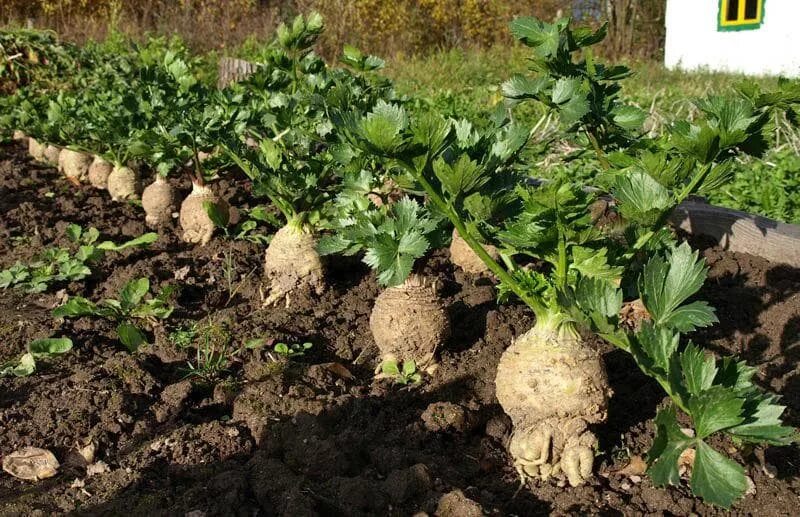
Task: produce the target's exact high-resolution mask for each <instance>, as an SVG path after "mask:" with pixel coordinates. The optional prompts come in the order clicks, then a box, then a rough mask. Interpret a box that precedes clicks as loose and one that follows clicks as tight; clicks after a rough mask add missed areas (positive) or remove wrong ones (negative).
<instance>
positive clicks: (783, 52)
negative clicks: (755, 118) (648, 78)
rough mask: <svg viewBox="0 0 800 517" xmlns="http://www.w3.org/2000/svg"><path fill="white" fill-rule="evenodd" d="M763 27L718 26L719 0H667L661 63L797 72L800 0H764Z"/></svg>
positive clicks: (754, 71) (799, 64)
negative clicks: (730, 28) (734, 28)
mask: <svg viewBox="0 0 800 517" xmlns="http://www.w3.org/2000/svg"><path fill="white" fill-rule="evenodd" d="M764 1H765V3H764V21H763V23H762V24H761V27H759V28H758V29H752V30H742V31H718V30H717V26H718V23H719V21H718V17H719V0H668V2H667V15H666V26H667V41H666V48H665V49H664V64H665V65H666V66H667V67H668V68H680V69H683V70H694V69H698V68H707V69H708V70H717V71H725V72H742V73H745V74H750V75H783V76H786V77H800V0H764Z"/></svg>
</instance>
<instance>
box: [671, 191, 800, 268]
mask: <svg viewBox="0 0 800 517" xmlns="http://www.w3.org/2000/svg"><path fill="white" fill-rule="evenodd" d="M671 222H672V224H674V225H675V226H678V227H680V228H681V229H683V230H685V231H687V232H689V233H691V234H692V235H705V236H708V237H712V238H713V239H715V240H717V241H718V242H719V244H720V246H722V248H723V249H726V250H729V251H735V252H739V253H749V254H751V255H757V256H759V257H763V258H765V259H767V260H769V261H770V262H775V263H780V264H787V265H789V266H792V267H796V268H800V226H798V225H794V224H788V223H782V222H780V221H775V220H773V219H768V218H766V217H762V216H760V215H753V214H748V213H747V212H741V211H739V210H731V209H729V208H721V207H718V206H714V205H709V204H707V203H703V202H701V201H696V200H688V201H684V202H683V203H681V204H680V205H679V206H678V208H676V209H675V211H674V212H673V214H672V216H671Z"/></svg>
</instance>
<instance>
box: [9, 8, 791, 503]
mask: <svg viewBox="0 0 800 517" xmlns="http://www.w3.org/2000/svg"><path fill="white" fill-rule="evenodd" d="M322 30H323V23H322V20H321V18H319V16H318V15H315V14H311V15H309V16H299V17H298V18H296V19H295V20H294V21H293V22H292V23H291V24H287V25H282V26H281V27H280V28H279V29H278V31H277V34H276V37H275V39H274V41H273V42H272V43H271V44H270V45H269V46H268V47H267V48H265V49H264V51H263V53H262V54H261V55H259V56H257V59H256V61H257V66H256V68H255V71H254V72H253V74H252V75H251V76H250V77H248V78H247V79H245V80H243V81H241V82H240V83H236V84H232V85H229V86H228V87H226V88H225V89H223V90H220V91H216V90H215V91H211V90H210V89H209V88H206V87H204V86H203V85H202V84H200V83H199V81H198V80H197V78H196V77H194V75H193V74H192V71H191V63H192V59H191V57H190V56H186V55H184V56H183V57H182V58H177V57H176V54H175V53H174V52H172V51H169V52H160V51H158V49H156V51H154V50H153V49H152V48H151V49H150V50H148V51H146V52H141V53H140V54H138V56H137V57H135V58H133V59H131V63H135V64H136V66H128V65H126V66H121V67H118V69H116V71H115V72H114V73H111V74H108V73H107V70H106V69H105V68H102V67H98V70H99V71H92V70H88V71H87V72H86V74H85V77H84V79H83V80H84V82H85V83H86V84H87V85H88V87H89V90H88V91H91V92H92V93H91V95H86V94H85V91H87V90H83V89H79V88H76V89H73V90H66V91H59V92H52V91H48V92H46V93H45V94H44V95H42V94H41V92H38V91H32V92H22V93H21V94H20V95H18V96H17V97H16V98H15V100H14V105H15V106H16V108H15V109H16V110H17V111H16V112H15V114H14V116H12V117H11V119H13V120H11V122H9V123H14V124H16V125H14V126H13V128H14V129H22V130H23V131H26V132H27V133H29V134H31V135H33V136H34V138H35V139H34V138H30V139H29V140H28V145H29V149H30V151H31V155H32V157H33V158H34V159H36V160H39V161H48V162H49V163H51V164H53V165H57V166H58V167H59V168H60V169H61V170H62V171H63V173H64V174H65V175H66V176H67V177H68V178H69V179H70V181H73V182H75V183H80V182H83V181H88V182H89V183H90V184H91V185H92V186H94V187H96V188H105V189H107V190H108V192H109V194H110V196H111V198H112V199H113V200H116V201H123V200H128V199H131V198H133V197H135V196H138V195H139V192H140V191H139V188H140V175H139V172H138V170H137V168H136V167H130V166H128V165H129V161H128V158H129V157H135V158H136V159H137V160H142V161H144V162H145V163H147V164H148V165H149V170H153V171H154V172H155V174H156V179H155V181H154V182H153V183H151V184H150V185H148V186H147V187H146V188H144V189H143V190H142V191H141V202H142V206H143V208H144V211H145V214H146V221H147V223H148V225H151V226H157V225H159V224H161V223H163V222H164V221H167V220H169V218H170V217H171V216H172V214H173V212H174V210H175V207H176V204H177V199H176V195H175V192H174V191H173V190H172V187H171V186H170V183H169V182H168V181H167V180H166V179H165V178H166V177H167V176H168V175H169V174H176V173H179V172H184V171H185V170H186V169H191V170H192V172H191V174H190V176H191V177H192V182H193V188H192V192H191V193H190V194H189V196H188V197H187V198H186V199H185V200H183V202H182V203H181V207H180V225H181V230H182V238H183V239H184V240H185V241H187V242H192V243H198V244H200V245H203V244H206V243H207V242H208V241H209V240H210V239H211V238H212V235H213V233H214V231H215V228H217V227H218V226H219V225H220V223H219V220H223V221H225V222H227V221H229V220H230V218H231V217H230V216H231V214H232V213H234V212H236V210H234V209H231V208H230V207H229V205H228V203H227V202H226V200H222V199H219V198H218V197H217V196H216V195H215V194H214V192H213V184H210V182H211V181H213V179H214V178H215V177H218V176H220V175H223V174H225V173H226V170H229V168H230V167H238V168H239V169H241V171H242V172H243V173H244V174H245V175H246V176H247V177H248V178H249V180H251V181H252V183H253V193H254V195H255V196H256V197H261V198H264V199H266V200H267V202H268V203H269V205H270V206H271V208H272V209H274V210H275V212H277V213H278V214H279V216H278V219H282V220H280V224H279V225H278V226H280V225H282V227H281V228H280V229H279V230H277V232H276V233H275V234H274V236H273V237H272V239H271V241H270V243H269V245H268V246H267V248H266V251H265V259H264V277H265V278H266V281H267V283H268V288H267V291H268V292H267V295H266V305H271V304H275V303H279V302H285V303H286V305H287V306H290V303H291V300H292V299H293V298H295V297H300V296H315V295H318V294H320V293H322V292H323V291H324V290H325V288H326V278H325V260H326V259H325V257H326V256H329V255H332V256H337V255H343V256H353V255H359V256H361V257H362V259H363V261H364V262H365V263H366V264H367V265H368V266H369V267H370V268H372V269H373V270H374V271H375V272H376V275H377V280H378V283H379V284H380V285H382V286H383V287H385V289H384V290H383V292H382V293H381V294H380V295H379V296H378V297H377V298H376V300H375V305H374V308H373V312H372V314H371V317H370V327H371V330H372V333H373V336H374V339H375V343H376V345H377V347H378V348H379V350H380V354H381V360H382V362H383V363H384V364H385V363H387V362H395V363H400V362H405V361H413V362H414V363H415V364H417V365H419V366H420V367H422V368H427V367H432V366H434V365H435V362H436V352H437V349H438V348H439V347H440V346H441V345H442V343H444V342H445V341H446V340H447V338H448V336H449V335H450V333H451V329H450V324H451V322H449V321H448V318H447V311H446V309H445V307H444V306H443V304H442V301H441V299H440V298H439V297H438V295H437V293H436V289H435V286H434V285H433V284H432V283H431V282H430V281H429V280H427V279H426V278H424V277H422V276H421V275H419V274H418V273H419V269H418V262H419V261H420V259H421V258H422V257H424V256H426V254H428V253H429V251H430V250H431V249H434V248H436V247H438V246H439V245H440V244H443V243H445V242H447V241H448V240H450V252H451V253H450V254H451V258H452V260H453V262H454V263H456V264H457V265H458V266H460V267H462V268H463V269H464V270H465V271H466V272H468V273H471V274H474V275H487V274H489V275H491V276H492V277H493V278H494V280H495V281H496V282H495V285H496V288H497V292H498V299H499V301H500V302H506V301H508V300H512V299H515V300H519V301H521V302H522V303H524V304H525V305H526V306H527V307H529V308H530V310H531V311H532V312H533V313H534V315H535V316H536V324H535V325H534V327H533V328H532V329H530V330H529V331H528V332H526V333H525V334H523V335H521V336H519V337H518V338H517V339H515V340H514V342H513V343H510V346H509V347H508V349H507V350H506V351H505V352H504V353H503V355H502V357H501V359H500V362H499V366H498V370H497V376H496V381H495V382H496V394H497V398H498V401H499V402H500V404H501V406H502V407H503V409H504V411H505V412H506V413H507V414H508V415H509V416H510V417H511V420H512V423H513V425H514V431H513V434H512V436H511V440H510V443H509V453H510V455H511V457H512V460H513V463H514V466H515V468H516V469H517V471H518V473H519V475H520V477H521V478H522V479H523V480H527V479H529V478H534V479H541V480H548V479H550V478H553V477H555V478H559V479H562V480H565V481H566V482H568V483H569V484H570V485H572V486H577V485H581V484H583V483H586V482H587V481H588V480H589V479H590V478H591V476H592V471H593V466H594V462H595V451H596V450H597V448H598V441H597V438H596V437H595V435H594V433H593V432H592V429H591V428H592V426H593V425H596V424H601V423H602V422H603V421H605V419H606V418H607V410H608V401H609V397H610V396H611V394H612V393H611V391H612V390H611V389H610V386H609V383H608V376H607V374H606V371H605V366H604V364H603V361H602V359H601V357H600V355H599V353H598V351H597V350H596V349H595V348H594V347H593V346H592V345H591V340H590V339H588V336H590V335H595V336H598V337H599V338H601V339H603V340H605V341H606V342H608V343H611V344H612V345H614V346H616V347H618V348H619V349H621V350H622V351H624V352H625V353H628V354H630V356H631V357H632V358H633V360H634V362H635V363H636V364H637V366H638V367H639V368H640V369H641V370H642V371H643V372H644V373H645V374H646V375H648V376H650V377H651V378H653V379H654V380H655V381H656V382H657V383H658V384H659V385H660V386H661V387H662V388H663V389H664V392H665V394H666V395H667V396H668V397H669V398H670V401H671V403H670V404H669V405H667V406H666V407H665V408H663V409H661V410H659V412H658V415H657V416H656V428H657V435H656V439H655V442H654V444H653V447H652V449H651V451H650V452H649V454H648V463H649V470H648V472H649V473H650V475H651V477H652V479H653V482H654V483H655V484H656V485H658V486H665V485H669V484H675V483H677V482H680V481H681V477H680V474H679V472H678V468H679V465H678V458H679V456H681V454H682V453H683V452H684V451H687V450H692V451H694V452H695V455H694V457H695V462H694V465H693V471H692V472H693V474H692V475H691V477H690V479H689V484H690V486H691V489H692V491H693V492H694V493H695V494H696V495H697V496H698V497H701V498H703V499H704V500H705V501H706V502H709V503H711V504H715V505H718V506H722V507H729V506H731V505H732V504H733V503H734V502H735V500H736V499H737V498H739V497H741V496H743V494H744V493H745V491H746V489H747V482H746V478H745V474H744V472H745V471H744V469H743V467H741V466H740V465H739V464H738V463H736V462H734V461H733V460H731V459H730V458H728V457H727V456H726V455H724V454H723V453H722V452H720V451H718V450H716V449H715V448H714V447H713V446H712V445H711V444H710V442H709V439H710V437H712V435H717V434H720V435H723V436H727V437H728V439H733V440H735V441H737V442H750V443H755V444H770V445H787V444H789V443H791V442H792V441H793V440H794V437H795V430H794V429H792V428H790V427H789V426H785V425H783V423H782V421H781V419H780V415H781V414H782V412H783V409H784V407H783V406H781V405H780V404H779V401H778V398H777V397H776V396H774V395H772V394H769V393H765V392H764V391H762V390H761V389H760V388H759V387H758V386H757V385H756V384H755V383H754V382H753V376H754V375H755V369H754V368H752V367H750V366H747V365H746V364H745V363H744V362H742V361H736V360H735V359H733V358H730V357H722V358H716V357H713V356H711V355H709V354H707V353H706V352H705V351H704V350H703V349H702V348H701V347H699V346H697V345H695V344H693V343H692V342H691V341H690V340H688V339H687V335H688V334H690V333H691V332H693V331H694V330H696V329H698V328H703V327H708V326H711V325H713V324H715V323H716V322H717V319H716V317H715V315H714V311H713V308H712V307H710V306H709V305H708V304H707V303H706V302H703V301H699V300H694V298H693V297H694V296H695V295H696V293H697V292H698V291H699V290H700V288H701V286H702V285H703V282H704V281H705V278H706V273H707V268H706V267H705V264H704V262H703V260H702V259H701V258H700V257H699V256H698V253H697V252H696V251H693V250H691V248H690V247H689V245H688V244H687V243H680V242H679V239H678V237H677V235H676V233H675V232H674V231H673V229H672V228H671V227H670V226H669V224H668V220H669V216H670V213H671V212H672V210H674V208H675V207H676V206H678V205H679V204H680V203H681V202H683V201H684V200H685V199H687V198H688V196H690V195H694V194H702V193H705V192H707V191H709V190H712V189H715V188H719V187H720V185H723V184H724V183H725V182H726V181H727V180H728V179H729V178H730V174H731V171H732V167H731V164H732V163H733V161H734V160H736V159H737V158H738V157H739V156H741V155H751V156H754V157H759V156H761V155H762V154H763V152H764V149H765V147H766V146H768V145H769V142H768V140H767V139H766V138H764V135H765V133H766V131H765V128H766V127H767V124H768V122H769V121H770V120H773V119H774V117H775V116H778V115H781V114H783V113H786V112H794V110H795V109H796V108H797V107H798V105H800V83H789V82H781V83H780V84H779V85H778V88H777V89H776V90H774V91H762V90H761V89H760V88H759V87H758V86H757V85H752V84H751V85H743V86H741V87H740V88H739V89H738V90H737V91H735V92H733V93H732V94H731V95H727V96H710V97H708V98H706V99H701V100H698V101H697V106H698V111H699V113H700V115H698V116H697V117H696V118H695V119H693V120H680V121H676V122H675V123H674V124H673V125H672V126H671V127H670V128H669V129H668V130H667V131H666V132H665V133H664V134H659V135H651V134H648V133H647V132H645V131H644V130H643V126H644V121H645V118H646V112H645V111H644V110H641V109H640V108H638V107H636V106H634V105H631V104H629V103H627V102H625V101H624V100H623V99H622V97H621V96H620V92H621V86H620V84H621V81H622V80H623V79H624V78H625V77H627V76H628V75H630V73H631V71H630V70H629V69H628V68H626V67H624V66H618V65H617V66H614V65H605V64H601V63H599V62H596V60H595V59H594V57H593V54H592V47H593V46H594V45H596V44H597V43H599V42H600V41H602V39H603V37H604V36H605V32H604V28H602V27H601V28H599V29H591V28H586V27H573V26H572V25H571V23H570V21H569V20H557V21H555V22H553V23H548V22H544V21H541V20H537V19H535V18H521V19H518V20H516V21H515V22H513V23H512V25H511V32H512V34H513V35H514V36H515V37H516V38H517V39H518V40H519V41H520V42H521V43H522V44H524V45H527V46H529V47H532V48H533V55H532V58H531V60H530V61H531V65H530V73H528V74H516V75H513V76H512V77H511V78H510V79H509V80H508V81H506V82H505V83H503V85H502V86H501V91H502V94H503V96H504V99H505V103H504V104H502V105H498V106H497V109H495V110H494V111H493V112H492V113H489V114H487V116H486V117H485V120H481V121H469V120H465V119H462V118H457V117H452V116H450V115H449V114H448V115H447V116H446V115H444V114H442V113H439V112H438V111H436V109H435V108H432V107H431V106H430V103H425V102H421V101H420V100H419V99H409V98H407V97H404V96H401V95H398V94H397V92H396V91H395V90H394V87H393V86H392V84H391V82H390V81H388V80H387V79H386V78H384V77H382V76H381V75H380V74H379V73H378V72H379V70H380V68H381V67H382V66H383V61H382V60H380V59H378V58H376V57H374V56H366V55H364V54H362V53H361V52H359V51H358V50H357V49H353V48H350V47H346V48H345V51H344V54H343V56H342V58H341V62H342V63H343V64H344V65H345V67H341V68H336V67H333V66H330V65H328V64H327V63H325V62H324V61H323V60H322V59H320V58H319V57H318V56H316V55H315V54H314V52H313V46H314V43H315V41H316V39H317V38H318V37H319V35H320V33H321V32H322ZM162 50H163V49H162ZM153 55H156V56H157V58H156V59H154V58H153ZM154 63H155V64H154ZM137 67H138V68H137ZM132 68H133V69H135V70H136V72H135V73H130V71H129V70H130V69H132ZM109 85H110V86H109ZM48 96H50V97H52V98H49V97H48ZM106 98H108V101H107V102H111V103H114V106H115V108H113V109H117V110H118V111H119V113H117V114H115V112H114V111H113V109H112V108H106V107H105V105H104V104H105V103H106V101H105V100H103V99H106ZM530 102H535V103H537V104H538V105H540V106H541V107H543V108H544V109H545V110H546V111H547V112H548V114H549V115H550V116H553V117H556V118H558V120H559V121H560V123H561V131H560V132H559V135H558V136H559V138H563V139H565V140H569V141H571V142H572V143H573V144H574V145H575V146H576V147H577V148H578V149H579V151H578V152H577V153H576V154H575V155H574V156H570V157H567V158H569V159H572V160H584V163H585V164H586V167H589V168H592V169H595V172H596V174H595V178H596V180H597V183H598V184H597V191H596V192H595V191H593V192H587V191H586V190H585V189H584V188H583V185H581V184H579V183H577V182H574V181H570V180H569V178H562V179H561V180H559V181H554V182H551V183H548V184H545V185H540V186H537V185H531V184H530V183H529V182H528V181H526V180H527V178H528V176H531V175H533V176H541V175H540V174H536V170H535V169H536V167H537V161H536V159H535V157H534V159H531V158H530V156H529V154H528V153H530V152H532V150H531V148H530V147H528V144H529V142H530V140H531V136H532V130H531V129H529V128H526V127H523V126H521V125H520V124H518V123H516V121H515V109H516V107H517V106H518V105H520V104H525V103H530ZM79 115H80V117H83V120H81V122H82V123H81V124H76V123H74V122H75V120H76V119H79V118H80V117H79ZM117 115H118V116H117ZM115 116H116V118H115ZM120 120H122V121H123V122H124V124H122V125H123V126H124V125H125V124H127V125H129V126H130V127H129V128H128V127H122V128H120V124H119V123H118V122H119V121H120ZM2 122H3V118H2V117H0V125H1V124H2ZM28 127H30V128H31V129H32V130H33V132H31V131H29V130H28ZM98 128H99V129H98ZM128 130H129V131H128ZM100 134H101V135H102V138H101V137H98V135H100ZM43 142H50V143H53V142H55V143H58V144H61V145H66V147H67V148H66V149H63V148H59V147H58V146H56V145H45V144H43ZM100 155H102V156H103V158H99V157H97V156H100ZM201 156H203V157H207V159H204V160H201ZM108 158H111V159H108ZM215 160H221V162H217V161H215ZM226 168H227V169H226ZM600 193H603V194H605V195H606V197H607V199H606V200H602V201H601V200H598V196H599V194H600ZM220 214H222V217H219V215H220ZM451 228H452V230H451ZM451 231H452V233H451ZM631 308H636V309H637V310H631ZM631 313H635V314H636V315H637V316H636V317H635V318H629V317H627V316H626V315H629V314H631ZM456 323H457V322H456ZM678 411H680V412H682V413H684V414H685V415H686V416H687V417H688V420H689V421H690V422H691V425H692V427H693V429H692V433H693V434H692V436H689V435H687V434H686V433H683V432H682V430H681V429H682V428H683V427H682V426H681V425H679V421H678V416H677V415H678ZM709 472H714V473H716V474H715V476H716V477H714V476H709V475H708V473H709Z"/></svg>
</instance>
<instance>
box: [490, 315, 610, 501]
mask: <svg viewBox="0 0 800 517" xmlns="http://www.w3.org/2000/svg"><path fill="white" fill-rule="evenodd" d="M495 386H496V391H497V400H498V401H499V402H500V405H501V406H502V407H503V410H504V411H505V412H506V413H507V414H508V416H510V417H511V421H512V423H513V425H514V430H513V434H512V435H511V442H510V444H509V452H510V453H511V456H512V457H513V458H514V464H515V466H516V468H517V470H518V472H519V473H520V475H521V476H523V478H524V477H526V476H533V477H539V478H542V479H548V478H549V477H550V476H557V477H562V476H564V475H565V476H566V477H567V479H568V480H569V483H570V485H572V486H578V485H581V484H583V483H584V482H585V481H586V479H587V478H589V477H590V476H591V475H592V466H593V464H594V451H595V449H596V448H597V438H596V437H595V435H594V434H593V433H592V432H591V431H589V428H588V426H589V424H595V423H598V422H602V421H604V420H605V419H606V416H607V413H608V397H609V396H610V395H611V389H610V388H609V384H608V377H607V376H606V371H605V367H604V365H603V362H602V360H601V358H600V354H599V353H598V352H597V351H595V350H593V349H591V348H590V347H589V346H588V345H587V344H586V343H584V342H583V340H582V339H581V338H580V337H579V336H578V335H577V334H576V335H574V336H573V335H565V334H564V333H559V332H558V331H551V330H550V329H547V328H543V327H539V326H536V327H534V328H533V329H531V330H530V331H528V332H526V333H525V334H523V335H522V336H520V337H519V338H517V340H516V341H514V343H513V344H512V345H511V346H510V347H509V348H508V349H507V350H506V351H505V352H504V353H503V355H502V356H501V357H500V363H499V364H498V366H497V376H496V377H495Z"/></svg>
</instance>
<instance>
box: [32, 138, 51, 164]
mask: <svg viewBox="0 0 800 517" xmlns="http://www.w3.org/2000/svg"><path fill="white" fill-rule="evenodd" d="M45 147H47V146H46V145H44V144H40V143H39V141H38V140H36V139H35V138H33V137H30V138H28V154H29V155H30V157H31V158H33V159H34V160H36V161H37V162H43V161H44V150H45Z"/></svg>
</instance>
